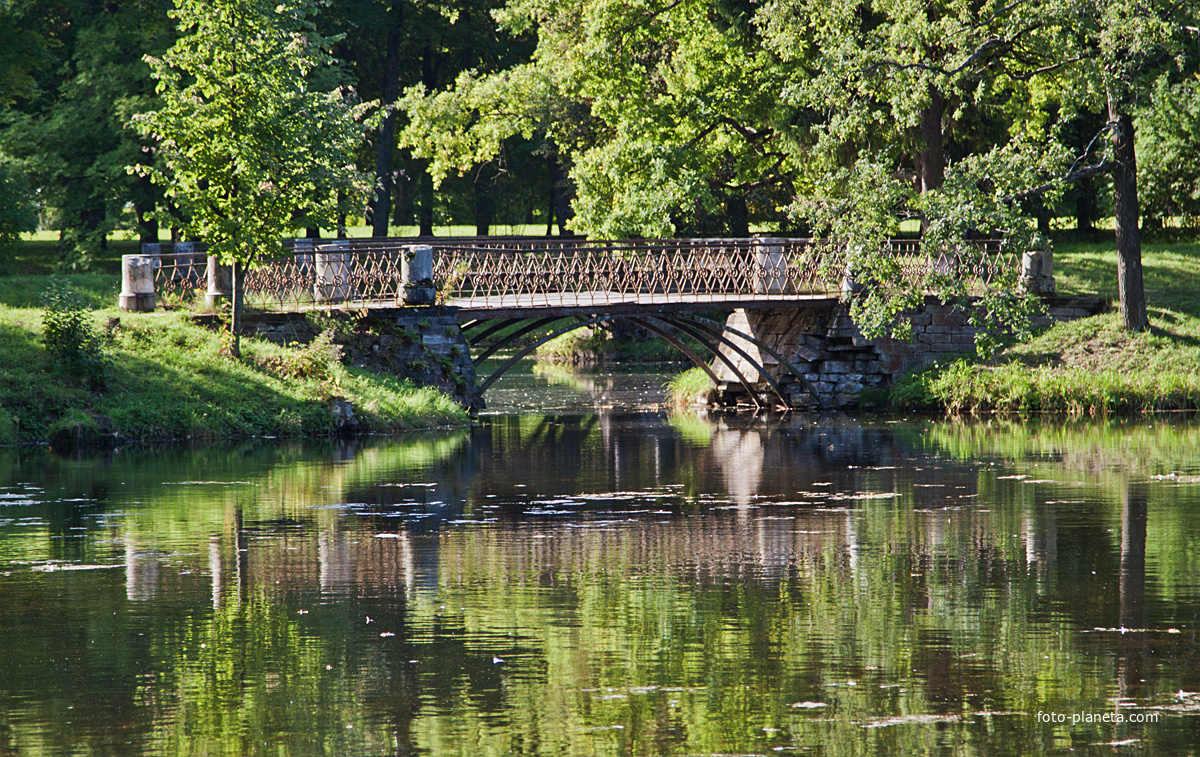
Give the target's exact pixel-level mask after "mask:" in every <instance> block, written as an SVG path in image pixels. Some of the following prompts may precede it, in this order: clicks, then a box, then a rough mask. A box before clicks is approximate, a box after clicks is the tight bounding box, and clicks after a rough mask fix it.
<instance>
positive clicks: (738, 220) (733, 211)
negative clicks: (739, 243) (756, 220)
mask: <svg viewBox="0 0 1200 757" xmlns="http://www.w3.org/2000/svg"><path fill="white" fill-rule="evenodd" d="M725 221H726V223H727V224H728V226H729V236H731V237H735V238H739V239H740V238H744V237H748V236H750V211H749V210H748V209H747V208H746V198H745V197H744V196H742V195H729V197H727V198H725Z"/></svg>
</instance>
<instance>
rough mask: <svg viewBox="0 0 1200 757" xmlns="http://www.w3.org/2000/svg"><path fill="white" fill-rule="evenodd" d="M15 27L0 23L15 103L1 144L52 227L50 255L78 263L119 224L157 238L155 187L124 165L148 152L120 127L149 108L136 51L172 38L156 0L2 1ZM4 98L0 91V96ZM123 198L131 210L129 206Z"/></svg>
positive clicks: (6, 81)
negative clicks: (54, 249)
mask: <svg viewBox="0 0 1200 757" xmlns="http://www.w3.org/2000/svg"><path fill="white" fill-rule="evenodd" d="M4 6H5V14H4V15H9V16H10V18H9V19H3V20H0V28H3V27H6V24H7V22H8V21H9V20H11V21H13V22H15V28H16V29H19V30H20V31H15V32H14V31H12V30H9V29H3V30H0V49H3V48H6V47H7V48H8V49H7V51H5V52H0V88H3V89H4V91H5V92H6V93H8V92H11V93H13V95H14V97H13V98H12V99H13V100H15V101H16V102H15V104H13V106H12V108H11V109H10V110H9V111H8V113H7V114H6V116H5V119H4V120H5V121H6V122H7V123H6V127H7V128H6V129H5V131H4V135H3V139H4V143H5V144H4V149H5V150H6V151H7V152H9V153H10V154H12V155H14V156H15V157H16V158H18V159H20V161H21V163H22V165H23V166H24V169H25V171H26V173H27V174H28V176H29V178H30V180H31V182H32V183H33V185H34V186H35V187H37V189H38V190H39V200H40V202H41V204H42V206H43V208H44V209H45V210H46V211H47V218H48V220H49V222H50V224H51V225H52V227H54V228H57V229H59V231H60V242H59V252H60V256H61V260H60V264H62V265H65V266H70V267H87V266H88V265H89V263H90V260H91V258H92V257H93V256H94V255H95V253H96V252H97V251H99V250H101V249H103V248H104V247H105V246H106V244H107V238H108V235H109V234H110V233H111V232H112V231H114V230H116V229H121V228H125V229H128V228H139V229H140V231H141V232H142V236H143V240H144V241H157V239H158V229H157V226H156V225H153V224H152V223H149V218H150V215H151V214H152V212H153V211H154V209H155V208H156V206H157V205H158V204H159V203H160V201H161V191H159V190H157V189H156V188H154V187H152V186H150V185H149V183H148V182H146V181H144V180H143V179H141V178H140V177H136V176H130V175H129V174H128V173H127V172H126V171H125V167H126V166H127V165H128V164H129V163H131V162H134V161H137V160H147V159H149V158H150V157H152V156H148V155H146V154H145V153H144V150H145V149H146V148H147V147H148V145H147V143H146V142H145V141H144V140H142V139H140V138H139V137H138V135H137V134H136V133H135V132H133V131H132V130H130V129H129V128H127V125H128V122H129V119H130V117H131V116H132V115H134V114H136V113H140V112H144V111H146V110H149V109H150V108H152V107H153V105H152V103H153V99H154V91H153V81H152V80H151V78H150V68H149V66H147V65H146V63H145V62H144V61H142V60H141V56H142V54H145V53H150V54H153V53H159V52H161V51H162V50H165V49H166V48H167V46H168V45H169V44H170V42H171V40H172V39H173V36H174V35H173V34H172V30H171V29H170V27H169V24H168V19H167V17H166V11H167V8H168V7H169V3H167V2H166V1H165V0H122V2H105V3H96V2H88V1H86V0H57V1H56V2H52V3H30V2H17V3H13V4H11V5H10V4H8V3H5V4H4ZM3 99H5V98H4V97H3V96H0V100H3ZM130 205H132V206H133V211H134V213H133V214H131V213H130V212H129V206H130Z"/></svg>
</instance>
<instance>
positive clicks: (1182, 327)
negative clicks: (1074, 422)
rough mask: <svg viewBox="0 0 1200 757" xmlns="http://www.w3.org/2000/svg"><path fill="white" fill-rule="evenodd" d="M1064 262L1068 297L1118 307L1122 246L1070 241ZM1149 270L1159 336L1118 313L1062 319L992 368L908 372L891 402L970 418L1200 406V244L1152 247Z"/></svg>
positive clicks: (1146, 260) (960, 365)
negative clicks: (1129, 327)
mask: <svg viewBox="0 0 1200 757" xmlns="http://www.w3.org/2000/svg"><path fill="white" fill-rule="evenodd" d="M1054 262H1055V268H1056V271H1055V274H1056V280H1057V284H1058V288H1059V291H1060V292H1062V293H1065V294H1083V293H1098V294H1100V295H1102V296H1104V297H1108V298H1110V299H1112V300H1113V301H1114V302H1115V301H1116V296H1117V291H1116V290H1117V283H1116V271H1117V256H1116V251H1115V249H1114V248H1113V245H1112V243H1107V244H1105V243H1101V244H1078V243H1077V244H1069V245H1062V246H1059V247H1056V248H1055V261H1054ZM1142 265H1143V272H1144V277H1145V285H1146V299H1147V305H1148V308H1147V309H1148V311H1149V316H1150V326H1151V327H1150V330H1149V331H1147V332H1145V333H1141V334H1130V333H1127V332H1126V331H1124V330H1123V329H1122V327H1121V319H1120V315H1119V314H1118V313H1116V312H1110V313H1104V314H1101V315H1098V316H1094V317H1092V318H1087V319H1083V320H1079V321H1073V322H1070V323H1060V324H1057V325H1055V326H1053V327H1051V328H1049V329H1048V330H1046V331H1045V332H1043V333H1041V334H1038V335H1036V336H1035V338H1034V339H1032V340H1031V341H1029V342H1027V343H1024V344H1018V345H1014V346H1012V347H1010V348H1008V349H1007V350H1005V351H1004V352H1002V353H1001V354H1000V355H999V356H998V357H997V358H996V359H995V360H992V361H989V362H987V363H981V362H977V361H971V360H962V361H957V362H954V363H950V364H944V365H938V366H935V367H933V368H931V369H929V370H926V371H923V372H920V373H917V374H911V375H909V376H905V377H903V378H902V379H901V380H900V381H898V382H897V383H896V385H895V386H893V387H892V389H891V390H890V391H889V393H888V396H887V397H886V400H887V402H888V404H891V405H893V406H895V407H900V408H927V409H944V410H947V411H950V412H968V413H971V412H975V413H978V412H994V411H998V412H1061V413H1076V414H1078V413H1087V414H1106V413H1137V412H1151V411H1156V410H1176V409H1200V296H1198V295H1197V292H1200V244H1196V243H1172V244H1148V245H1145V246H1144V248H1143V252H1142Z"/></svg>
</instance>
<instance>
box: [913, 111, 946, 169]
mask: <svg viewBox="0 0 1200 757" xmlns="http://www.w3.org/2000/svg"><path fill="white" fill-rule="evenodd" d="M945 110H946V101H945V99H944V98H943V97H942V93H941V92H940V91H939V90H938V89H937V88H936V87H930V88H929V106H928V107H926V108H925V109H924V110H922V111H921V152H920V154H919V155H918V156H917V159H918V161H919V165H918V166H917V171H918V173H919V175H920V176H919V177H920V180H921V192H928V191H929V190H931V189H941V186H942V182H943V181H944V180H945V178H946V153H945V150H944V148H943V144H942V116H943V115H944V114H945Z"/></svg>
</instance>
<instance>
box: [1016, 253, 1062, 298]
mask: <svg viewBox="0 0 1200 757" xmlns="http://www.w3.org/2000/svg"><path fill="white" fill-rule="evenodd" d="M1021 287H1022V288H1023V289H1024V290H1025V291H1027V292H1029V293H1030V294H1036V295H1038V296H1041V297H1045V296H1048V295H1052V294H1054V253H1053V252H1052V251H1050V250H1030V251H1029V252H1026V253H1024V254H1023V255H1021Z"/></svg>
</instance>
